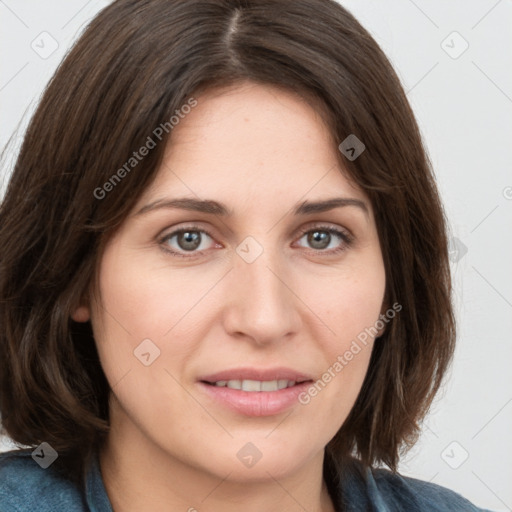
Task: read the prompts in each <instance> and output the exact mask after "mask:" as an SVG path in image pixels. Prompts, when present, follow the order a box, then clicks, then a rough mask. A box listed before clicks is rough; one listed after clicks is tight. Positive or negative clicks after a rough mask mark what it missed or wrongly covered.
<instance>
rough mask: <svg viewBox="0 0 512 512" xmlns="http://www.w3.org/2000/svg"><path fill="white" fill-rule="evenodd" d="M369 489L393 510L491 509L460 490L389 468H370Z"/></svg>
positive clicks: (471, 511)
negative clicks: (475, 502)
mask: <svg viewBox="0 0 512 512" xmlns="http://www.w3.org/2000/svg"><path fill="white" fill-rule="evenodd" d="M368 485H369V487H370V488H369V492H370V493H372V491H373V493H374V494H375V498H376V499H377V500H382V501H383V502H384V503H385V504H386V505H387V506H388V507H389V508H390V510H404V511H409V510H415V511H418V512H420V511H425V512H426V511H428V512H490V511H488V510H486V509H483V508H478V507H477V506H475V505H474V504H472V503H471V502H470V501H468V500H467V499H466V498H464V497H463V496H461V495H460V494H458V493H456V492H455V491H452V490H450V489H447V488H446V487H442V486H440V485H437V484H434V483H430V482H425V481H423V480H418V479H416V478H411V477H406V476H403V475H399V474H398V473H392V472H391V471H389V470H387V469H382V468H379V469H373V470H371V471H369V472H368Z"/></svg>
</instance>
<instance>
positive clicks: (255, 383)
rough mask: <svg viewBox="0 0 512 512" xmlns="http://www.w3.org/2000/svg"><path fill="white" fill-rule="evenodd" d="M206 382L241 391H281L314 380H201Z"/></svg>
mask: <svg viewBox="0 0 512 512" xmlns="http://www.w3.org/2000/svg"><path fill="white" fill-rule="evenodd" d="M201 382H203V383H204V384H207V385H210V386H216V387H219V388H229V389H238V390H241V391H247V392H249V393H254V392H262V391H264V392H265V391H280V390H281V389H286V388H291V387H293V386H296V385H297V384H302V383H303V382H312V381H310V380H300V381H294V380H288V379H279V380H278V379H276V380H263V381H261V380H252V379H244V380H239V379H233V380H218V381H215V382H208V381H205V380H204V381H201Z"/></svg>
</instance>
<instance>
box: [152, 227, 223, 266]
mask: <svg viewBox="0 0 512 512" xmlns="http://www.w3.org/2000/svg"><path fill="white" fill-rule="evenodd" d="M208 239H209V240H211V241H212V240H213V238H212V237H211V236H210V235H209V234H208V233H207V232H206V231H205V230H204V229H200V228H199V227H197V226H188V227H184V228H181V229H178V230H176V231H173V232H172V233H169V234H168V235H165V236H164V237H163V238H161V239H160V244H161V247H162V249H163V250H164V251H166V252H169V253H171V254H173V255H176V256H183V257H185V258H186V257H188V256H194V255H196V254H197V253H201V252H202V251H205V250H207V249H208V248H209V247H208V245H209V244H208ZM210 245H211V242H210ZM187 253H188V254H187Z"/></svg>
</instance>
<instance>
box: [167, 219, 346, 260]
mask: <svg viewBox="0 0 512 512" xmlns="http://www.w3.org/2000/svg"><path fill="white" fill-rule="evenodd" d="M188 231H197V232H199V233H204V234H206V235H208V236H209V237H210V238H211V239H212V240H214V237H213V235H211V234H210V233H209V232H208V230H206V229H204V228H202V227H199V226H196V225H190V226H185V227H183V228H180V229H177V230H176V231H173V232H172V233H169V234H168V235H165V236H164V237H162V238H160V240H159V241H158V242H159V245H160V247H161V249H162V250H163V251H164V252H165V253H167V254H171V255H172V256H177V257H178V258H193V257H195V256H198V255H200V254H202V253H203V252H205V251H191V252H190V253H189V254H185V253H182V252H178V251H174V250H171V249H168V248H167V247H163V245H164V243H165V242H168V241H169V240H170V239H172V238H174V237H175V236H176V235H180V234H181V233H185V232H188ZM314 231H322V232H325V233H329V234H331V235H335V236H337V237H339V238H340V239H341V240H342V241H343V242H344V243H343V245H341V246H340V247H338V248H337V249H330V250H322V249H310V250H311V251H313V252H318V253H323V254H328V255H331V256H332V255H336V254H339V253H341V252H343V251H346V250H347V249H348V248H349V247H350V246H351V244H352V242H353V241H354V238H353V236H352V235H350V234H349V233H348V232H346V231H342V230H340V229H336V228H333V227H331V226H326V225H319V226H313V227H308V228H305V229H303V230H301V231H300V232H299V237H298V239H299V240H300V239H301V238H302V237H303V236H304V235H307V234H308V233H311V232H314Z"/></svg>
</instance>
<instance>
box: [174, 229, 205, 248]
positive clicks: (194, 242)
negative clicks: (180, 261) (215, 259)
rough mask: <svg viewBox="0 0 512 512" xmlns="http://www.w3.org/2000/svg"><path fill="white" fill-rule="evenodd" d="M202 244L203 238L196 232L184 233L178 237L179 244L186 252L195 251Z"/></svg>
mask: <svg viewBox="0 0 512 512" xmlns="http://www.w3.org/2000/svg"><path fill="white" fill-rule="evenodd" d="M200 243H201V236H200V234H199V233H197V232H194V231H184V232H182V233H181V235H180V236H178V244H179V246H180V248H181V249H183V250H184V251H193V250H194V249H197V247H199V245H200Z"/></svg>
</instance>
